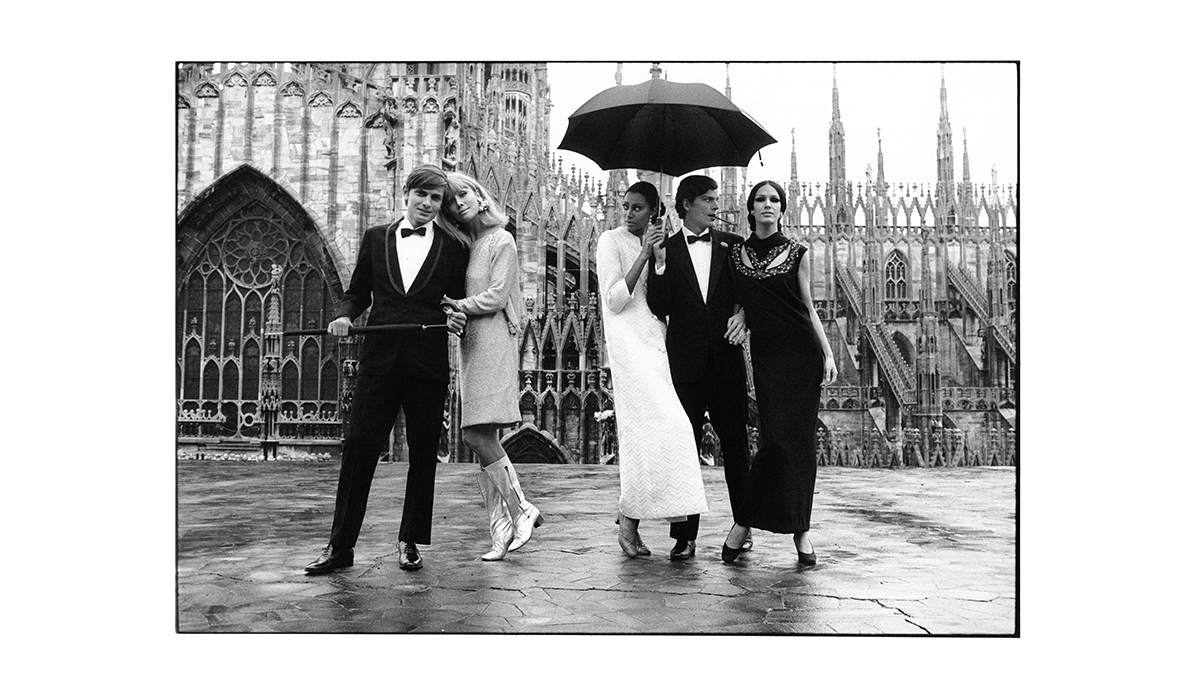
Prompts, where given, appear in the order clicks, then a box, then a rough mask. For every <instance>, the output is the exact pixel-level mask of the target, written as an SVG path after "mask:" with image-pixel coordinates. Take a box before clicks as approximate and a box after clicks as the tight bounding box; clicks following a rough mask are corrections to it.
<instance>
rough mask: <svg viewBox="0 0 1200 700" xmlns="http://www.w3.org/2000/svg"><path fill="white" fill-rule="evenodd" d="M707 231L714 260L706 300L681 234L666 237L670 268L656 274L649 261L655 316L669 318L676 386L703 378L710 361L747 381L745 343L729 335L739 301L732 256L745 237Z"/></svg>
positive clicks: (649, 299) (650, 299) (669, 351)
mask: <svg viewBox="0 0 1200 700" xmlns="http://www.w3.org/2000/svg"><path fill="white" fill-rule="evenodd" d="M681 230H682V229H681ZM709 231H710V232H711V233H712V261H711V263H710V267H709V274H708V302H707V303H705V300H704V297H702V296H701V295H700V283H699V282H698V281H697V280H696V270H695V268H694V267H693V265H692V261H691V257H690V256H689V255H688V252H687V243H686V241H685V240H684V236H683V235H682V234H679V233H677V234H676V235H673V236H671V237H670V238H668V239H667V249H666V250H667V269H666V271H665V272H664V273H663V274H661V275H657V274H655V272H654V261H653V259H651V261H650V264H649V267H650V271H649V275H648V277H649V279H648V281H647V285H646V303H647V304H648V305H649V306H650V311H651V312H653V313H654V315H655V316H658V317H659V318H661V319H663V320H664V321H666V322H667V359H668V360H669V361H670V365H671V380H672V381H673V382H675V383H676V384H679V383H681V382H694V381H699V380H700V379H701V378H703V377H704V375H705V372H707V371H708V369H709V367H708V365H709V363H712V362H715V363H717V364H718V365H719V367H717V368H715V369H718V370H719V371H721V372H722V373H726V372H728V373H732V374H733V376H735V377H740V378H741V380H742V381H743V382H744V381H745V376H746V369H745V363H744V361H743V360H742V349H741V346H738V345H730V344H729V341H728V340H726V339H725V330H726V328H727V324H728V322H729V317H730V316H732V315H733V305H734V302H735V299H734V289H733V269H732V267H731V266H730V261H729V256H730V253H731V252H732V250H733V246H734V244H735V243H741V242H742V239H741V238H740V237H739V236H736V235H733V234H731V233H726V232H724V231H718V230H716V229H709ZM685 233H686V232H685Z"/></svg>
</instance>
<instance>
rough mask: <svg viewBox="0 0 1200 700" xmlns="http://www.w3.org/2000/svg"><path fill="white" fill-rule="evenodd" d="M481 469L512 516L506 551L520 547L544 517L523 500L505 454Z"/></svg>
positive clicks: (515, 476)
mask: <svg viewBox="0 0 1200 700" xmlns="http://www.w3.org/2000/svg"><path fill="white" fill-rule="evenodd" d="M483 471H484V472H485V473H487V475H488V478H490V479H491V480H492V483H493V484H495V485H496V489H497V490H498V491H499V492H500V495H501V497H503V498H504V502H505V503H506V504H507V505H508V512H509V515H511V516H512V521H513V530H514V532H513V541H512V544H510V545H509V546H508V551H510V552H512V551H515V550H517V549H520V548H521V545H523V544H525V543H526V542H528V541H529V538H530V536H532V535H533V528H535V527H539V526H541V524H542V523H543V522H545V518H543V517H542V514H541V512H539V511H538V509H537V507H536V506H534V505H533V504H532V503H530V502H529V501H527V500H525V494H524V493H523V492H522V491H521V482H519V481H517V471H516V470H515V469H513V466H512V462H510V461H509V459H508V456H507V455H505V456H504V457H501V458H500V459H498V460H496V461H495V462H492V463H491V464H489V465H487V466H486V467H484V468H483Z"/></svg>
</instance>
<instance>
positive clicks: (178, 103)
mask: <svg viewBox="0 0 1200 700" xmlns="http://www.w3.org/2000/svg"><path fill="white" fill-rule="evenodd" d="M191 107H192V105H190V104H188V101H187V98H185V97H184V96H183V95H179V94H176V95H175V109H191Z"/></svg>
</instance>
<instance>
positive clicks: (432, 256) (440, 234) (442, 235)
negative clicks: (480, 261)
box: [408, 223, 450, 294]
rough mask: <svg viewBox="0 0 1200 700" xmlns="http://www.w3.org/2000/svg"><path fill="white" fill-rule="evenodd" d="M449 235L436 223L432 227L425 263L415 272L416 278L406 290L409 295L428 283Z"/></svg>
mask: <svg viewBox="0 0 1200 700" xmlns="http://www.w3.org/2000/svg"><path fill="white" fill-rule="evenodd" d="M449 235H450V234H448V233H446V232H445V231H443V230H442V228H441V227H440V226H438V225H437V224H436V223H435V224H434V225H433V243H432V244H430V246H429V254H428V255H426V256H425V262H424V263H422V264H421V269H420V270H419V271H418V272H417V278H416V279H415V280H413V283H412V286H410V287H409V288H408V293H409V294H416V293H417V292H418V291H420V289H421V287H424V286H425V283H426V282H428V281H429V275H431V274H433V270H434V269H435V268H436V267H437V263H438V258H440V257H442V248H443V247H444V246H445V244H446V237H447V236H449Z"/></svg>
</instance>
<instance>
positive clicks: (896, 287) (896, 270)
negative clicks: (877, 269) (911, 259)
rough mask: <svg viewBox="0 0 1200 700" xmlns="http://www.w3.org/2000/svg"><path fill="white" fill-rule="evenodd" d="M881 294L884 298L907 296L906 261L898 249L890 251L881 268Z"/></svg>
mask: <svg viewBox="0 0 1200 700" xmlns="http://www.w3.org/2000/svg"><path fill="white" fill-rule="evenodd" d="M883 296H884V298H885V299H907V298H908V261H906V260H905V259H904V255H903V254H902V253H901V252H900V251H898V250H893V251H892V253H891V255H889V256H888V258H887V263H886V264H885V265H884V268H883Z"/></svg>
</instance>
